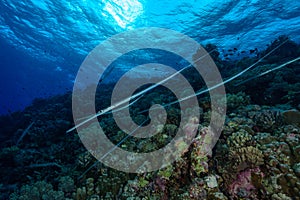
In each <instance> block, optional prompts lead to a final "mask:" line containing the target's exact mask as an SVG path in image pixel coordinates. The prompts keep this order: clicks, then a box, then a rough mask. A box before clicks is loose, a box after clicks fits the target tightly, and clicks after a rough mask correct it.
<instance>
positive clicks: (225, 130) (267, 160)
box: [0, 0, 300, 200]
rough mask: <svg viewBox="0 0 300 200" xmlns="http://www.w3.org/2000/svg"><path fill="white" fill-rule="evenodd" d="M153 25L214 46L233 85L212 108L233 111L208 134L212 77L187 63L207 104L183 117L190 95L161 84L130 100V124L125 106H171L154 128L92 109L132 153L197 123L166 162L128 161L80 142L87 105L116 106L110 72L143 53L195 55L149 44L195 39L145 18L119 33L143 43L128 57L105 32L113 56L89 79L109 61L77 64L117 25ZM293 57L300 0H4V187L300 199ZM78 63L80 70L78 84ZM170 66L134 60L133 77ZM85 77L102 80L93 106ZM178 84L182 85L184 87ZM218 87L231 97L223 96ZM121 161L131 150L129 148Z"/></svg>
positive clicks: (168, 60) (153, 58)
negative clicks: (137, 132)
mask: <svg viewBox="0 0 300 200" xmlns="http://www.w3.org/2000/svg"><path fill="white" fill-rule="evenodd" d="M151 27H157V28H164V29H165V30H167V29H169V30H172V31H176V32H177V33H181V34H184V35H185V36H188V37H190V38H191V39H193V40H195V41H196V42H198V43H199V44H201V45H202V46H203V47H204V48H205V49H206V51H207V52H209V53H210V56H211V59H212V60H213V61H214V63H215V64H216V67H217V68H218V70H219V71H220V74H221V76H222V78H223V80H224V81H225V83H224V84H222V83H221V84H220V85H221V86H222V87H223V86H224V88H223V89H224V91H225V92H226V96H227V103H226V107H227V108H226V109H225V108H223V107H222V106H217V108H216V109H217V114H220V115H222V114H225V113H226V116H224V120H225V121H224V126H222V128H220V130H219V129H218V130H217V128H216V130H213V132H218V131H219V132H220V134H219V135H218V136H216V139H218V140H213V139H211V138H209V139H208V137H212V136H210V134H209V131H207V129H206V127H208V126H209V122H210V121H209V119H210V116H211V113H212V111H211V109H214V108H215V107H214V106H213V103H212V102H210V98H209V95H208V90H209V91H210V85H209V84H208V85H205V83H204V81H205V80H203V78H201V77H200V76H199V74H197V71H196V70H195V69H193V68H189V69H187V70H183V71H182V73H181V74H182V75H183V77H184V78H185V79H186V80H188V82H189V83H190V84H191V85H192V88H193V89H194V91H195V92H196V93H197V92H198V94H200V95H198V96H197V98H196V100H198V103H199V107H200V116H199V117H195V118H187V119H186V121H185V124H183V126H182V127H180V126H181V125H180V120H181V118H180V116H183V115H184V114H183V113H190V112H192V111H191V110H193V109H194V108H187V109H185V110H180V109H182V107H180V106H181V105H179V102H178V98H177V96H176V95H175V94H174V92H173V91H170V90H168V88H167V87H165V86H158V87H155V88H153V90H149V91H147V92H145V93H143V94H142V95H138V96H137V98H133V99H131V100H130V101H129V102H131V103H130V106H129V107H130V109H129V110H130V112H129V113H130V114H128V115H130V116H126V117H125V116H122V117H123V118H122V120H121V121H122V123H124V124H126V123H127V121H128V120H129V118H131V119H132V120H133V122H135V123H136V124H137V125H138V127H139V128H141V127H143V126H146V125H148V124H151V122H153V121H155V120H154V119H152V120H151V117H150V118H149V111H148V109H149V108H150V106H152V105H154V104H160V105H163V106H164V107H165V109H166V113H167V114H168V117H167V119H166V121H165V122H166V123H165V124H164V126H162V127H163V128H162V129H161V130H160V131H158V132H159V133H158V134H157V135H155V136H153V137H151V138H147V139H145V138H142V139H141V138H138V137H134V135H133V132H134V131H133V132H131V133H128V132H126V131H124V129H122V128H120V126H119V124H118V123H116V122H115V121H114V119H113V115H112V114H111V112H110V111H111V110H108V111H107V112H105V113H104V114H103V115H100V116H98V121H99V123H97V124H100V125H101V127H102V128H103V130H104V131H105V134H106V136H107V138H108V139H110V141H112V143H113V144H115V145H116V146H118V147H120V148H121V149H123V150H126V151H128V152H135V153H141V152H142V153H148V152H152V151H154V150H157V149H160V148H162V147H163V146H165V145H166V144H168V143H170V141H171V139H172V138H174V137H175V135H176V134H175V133H176V131H177V130H183V132H184V133H185V134H187V135H188V134H190V132H192V131H191V130H195V131H196V132H195V133H196V134H195V135H194V136H195V138H194V139H193V140H192V141H191V143H192V144H191V145H190V146H189V148H188V149H187V150H186V151H184V152H183V154H182V157H181V158H180V159H179V160H177V161H176V162H173V164H172V165H168V167H166V166H164V167H166V168H162V169H157V170H154V171H152V172H147V173H146V172H145V173H138V174H136V173H127V172H128V171H126V170H124V172H122V171H120V170H118V168H114V167H112V166H110V165H109V164H107V163H105V162H104V164H102V163H101V160H100V162H99V161H97V160H96V159H95V158H94V157H93V156H92V154H91V153H93V152H91V151H90V152H91V153H89V152H88V151H87V150H86V149H85V148H84V146H83V143H84V142H83V143H82V141H81V140H83V139H84V136H83V135H84V134H82V135H80V134H77V132H76V130H75V131H74V129H72V128H73V127H74V126H75V125H76V124H77V125H78V123H79V122H81V121H83V120H85V119H88V118H89V117H91V116H93V115H91V114H92V113H91V112H90V110H89V109H95V110H96V111H97V112H98V111H100V112H101V110H103V109H106V108H109V107H110V106H111V101H110V100H111V95H112V91H113V88H114V87H115V84H116V82H117V81H118V80H119V79H120V78H121V77H122V75H124V74H125V73H127V72H128V71H130V70H131V69H133V68H134V67H135V66H137V65H142V64H147V63H160V64H163V65H167V66H171V67H172V68H173V69H174V70H177V71H178V70H180V69H183V68H184V67H186V66H188V65H189V62H188V61H189V60H188V59H186V58H181V57H179V56H178V55H174V54H172V53H170V52H166V51H161V50H159V49H158V50H157V49H151V48H150V46H151V44H162V43H163V41H167V43H168V45H170V46H171V47H172V48H171V49H172V50H174V51H176V52H180V51H181V50H182V49H184V50H186V49H189V48H187V47H186V46H184V48H183V47H182V46H181V45H182V44H181V43H176V39H174V35H172V34H166V35H163V38H164V40H162V39H161V37H162V36H158V35H156V36H153V38H152V37H150V39H149V37H144V36H145V34H143V33H146V31H145V32H142V31H140V32H139V33H138V34H135V35H134V36H131V38H132V40H124V41H123V40H122V38H121V39H120V41H121V40H122V43H120V44H122V45H123V47H124V48H125V47H130V45H133V44H143V45H145V46H149V48H145V49H140V50H133V51H130V52H127V53H126V54H124V55H122V56H121V55H119V54H118V53H119V52H118V51H117V50H116V48H115V46H117V45H107V46H105V52H104V51H100V52H98V53H99V55H100V57H101V59H103V62H104V60H106V59H107V58H108V57H110V56H115V55H118V60H117V61H114V62H113V63H112V64H111V65H110V66H108V68H107V69H106V71H105V72H104V74H103V76H102V77H101V79H100V78H99V79H100V81H99V82H98V83H96V84H98V86H96V87H95V88H94V89H92V88H93V86H90V85H89V84H90V82H89V81H91V79H90V77H89V76H88V75H92V74H96V77H97V73H99V71H97V70H98V69H97V70H96V69H95V66H101V64H103V63H101V62H102V60H101V62H100V64H99V63H97V64H95V65H92V64H87V65H88V68H89V69H92V70H91V72H88V73H86V74H85V72H84V70H85V69H83V68H80V67H81V65H82V63H83V61H84V60H85V59H86V58H87V56H88V55H91V52H92V50H93V49H94V48H95V47H97V46H98V45H99V44H103V42H104V41H107V40H108V39H110V38H111V37H113V36H115V35H116V34H123V33H126V31H135V30H141V29H140V28H145V29H147V28H151ZM131 41H136V42H133V43H132V42H131ZM173 41H174V42H173ZM120 49H122V48H121V47H120ZM191 49H192V47H191ZM106 50H107V52H109V53H107V52H106ZM182 51H183V50H182ZM191 51H192V50H191ZM195 53H196V52H195ZM195 55H196V54H195ZM195 55H194V54H192V55H190V57H191V59H192V61H193V62H194V63H193V64H194V65H201V64H197V62H196V59H197V57H195ZM299 56H300V1H292V0H269V1H266V0H222V1H221V0H203V1H201V0H181V1H180V0H174V1H170V0H160V1H158V0H157V1H154V0H73V1H69V0H52V1H50V0H2V1H1V2H0V139H1V141H0V147H1V149H0V162H1V163H0V199H24V200H25V199H26V200H27V199H32V200H33V199H77V200H82V199H142V198H145V199H300V61H299V60H300V59H299ZM198 58H199V57H198ZM248 67H249V69H247V68H248ZM100 68H101V67H100ZM100 68H99V70H100ZM93 69H95V72H94V71H93ZM101 69H102V68H101ZM205 69H207V68H205ZM243 70H245V71H243ZM78 72H82V73H83V74H84V75H86V77H85V78H86V82H84V83H83V82H80V84H78V85H79V86H78V85H76V76H77V75H78ZM207 73H209V70H208V72H207ZM239 73H240V74H239ZM237 74H239V75H237ZM145 75H146V76H145ZM170 75H171V74H169V71H168V70H167V71H166V70H164V68H160V67H153V68H151V67H149V68H143V69H138V70H137V71H135V73H133V75H132V74H131V77H130V78H131V79H130V80H132V81H131V82H129V83H127V84H128V87H129V86H131V85H133V84H134V83H137V82H138V81H139V80H141V79H145V77H146V79H149V80H150V79H151V78H153V77H163V76H170ZM235 75H237V76H236V77H235ZM207 76H208V75H207ZM99 79H98V80H99ZM204 79H205V78H204ZM231 79H232V80H231ZM77 80H78V79H77ZM84 80H85V79H84ZM175 80H176V79H175ZM93 84H94V83H93ZM153 84H155V83H149V84H148V85H147V84H145V85H141V86H140V87H137V90H136V91H134V92H135V94H139V92H140V91H143V90H144V89H145V88H147V87H151V85H152V86H153ZM216 84H217V83H216ZM74 85H75V88H76V87H77V86H78V87H79V88H80V89H82V94H81V95H82V96H80V98H79V100H78V102H79V103H80V107H78V106H77V104H76V103H74V102H75V100H74V98H73V99H72V91H73V87H74ZM178 87H180V86H178V85H177V88H178ZM207 87H208V88H207ZM126 88H127V86H126V85H125V89H123V91H126V90H127V89H126ZM89 89H91V90H92V91H94V92H96V91H97V92H96V95H95V96H92V97H91V99H92V100H96V104H95V106H94V107H93V106H90V105H89V104H90V102H89V101H88V100H89V97H90V96H89V94H90V93H89V92H88V91H89ZM214 89H215V88H214ZM217 89H218V88H217ZM205 90H207V91H205ZM212 90H213V89H212ZM202 91H204V92H202ZM85 92H86V93H85ZM181 92H182V93H184V94H187V91H186V90H185V88H183V89H182V91H181ZM210 94H211V93H210ZM224 98H225V97H224ZM218 100H219V101H220V102H221V101H223V102H225V99H222V97H221V96H220V97H219V98H218ZM179 101H180V100H179ZM78 102H77V103H78ZM72 103H73V110H72ZM81 106H82V107H81ZM82 108H84V109H87V110H88V111H87V113H89V114H86V113H85V112H83V111H82V112H81V111H80V109H82ZM123 108H124V107H123ZM74 110H75V111H74ZM78 110H79V111H80V112H78ZM76 112H77V113H79V114H78V115H77V117H75V116H73V115H76V114H74V113H76ZM197 113H198V110H197ZM198 114H199V113H198ZM78 116H79V118H80V119H78ZM157 116H158V118H160V117H161V115H159V114H158V115H157ZM73 117H75V118H76V119H73ZM94 119H97V118H96V117H94ZM76 120H78V121H76ZM160 120H161V119H158V121H160ZM183 121H184V120H183ZM89 125H91V127H92V125H93V124H92V123H90V122H88V123H84V125H83V127H82V131H83V132H84V133H91V132H93V130H94V129H92V128H90V127H88V126H89ZM132 127H133V126H131V127H130V128H132ZM153 127H154V125H153V126H152V128H153ZM156 127H159V126H155V128H154V129H156ZM127 128H128V129H129V130H132V129H130V128H129V127H127ZM157 129H158V128H157ZM221 129H222V130H221ZM68 130H69V131H68ZM77 131H78V132H79V129H77ZM66 132H67V133H66ZM129 132H130V131H129ZM144 132H147V131H144ZM78 135H79V136H80V139H81V140H80V139H79V137H78ZM205 138H206V139H205ZM207 141H209V142H211V143H213V146H212V147H211V148H210V150H209V151H208V152H209V153H206V151H205V150H203V148H201V145H202V144H204V143H205V142H207ZM212 141H215V142H212ZM180 142H182V143H185V142H186V141H185V140H184V139H183V140H182V141H180ZM180 142H177V143H176V145H177V146H176V148H177V147H178V148H179V147H180V144H182V143H180ZM84 145H85V144H84ZM98 145H99V144H98ZM100 146H101V145H100ZM104 146H105V145H104ZM85 147H86V146H85ZM101 148H102V147H101ZM103 148H105V147H103ZM179 149H180V148H179ZM89 150H90V149H89ZM114 150H115V149H109V151H108V154H112V153H113V151H114ZM95 151H96V150H95ZM97 151H102V149H101V150H99V149H97ZM174 152H176V151H175V150H174ZM203 152H205V153H206V154H205V153H203ZM95 154H96V153H95ZM164 155H165V154H164ZM105 156H107V155H105ZM102 159H103V160H104V157H102ZM115 160H119V163H122V162H123V160H122V158H121V157H116V158H115ZM107 162H110V163H112V162H113V161H111V160H110V161H107ZM127 162H128V163H129V158H128V159H127V161H126V163H127ZM133 162H138V161H137V160H134V161H133ZM154 162H155V160H154V161H153V160H152V161H151V162H148V164H149V163H152V164H153V163H154ZM128 163H127V164H128ZM128 165H129V166H130V164H128ZM141 165H142V166H146V167H147V164H145V163H142V164H141ZM126 166H127V165H126ZM148 167H149V166H148ZM125 168H126V167H125ZM129 168H130V167H129Z"/></svg>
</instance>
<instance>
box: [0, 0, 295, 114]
mask: <svg viewBox="0 0 300 200" xmlns="http://www.w3.org/2000/svg"><path fill="white" fill-rule="evenodd" d="M152 26H155V27H162V28H169V29H173V30H176V31H179V32H181V33H183V34H186V35H188V36H190V37H192V38H193V39H195V40H196V41H198V42H200V43H201V44H207V43H213V44H216V45H217V46H218V48H219V51H220V52H221V54H222V55H221V56H224V54H225V53H224V52H226V51H227V50H228V49H232V48H237V49H238V51H240V52H241V51H246V52H248V51H249V50H252V49H255V48H257V49H258V50H263V49H265V48H266V45H267V44H269V43H270V42H271V41H273V40H274V39H275V38H277V37H278V36H280V35H283V34H285V35H288V36H289V37H290V38H291V39H292V40H293V41H295V42H297V43H299V42H300V34H299V33H300V1H292V0H270V1H265V0H240V1H236V0H206V1H200V0H198V1H197V0H193V1H191V0H180V1H179V0H178V1H170V0H160V1H154V0H148V1H147V0H123V1H121V0H98V1H94V0H89V1H87V0H76V1H75V0H74V1H68V0H52V1H50V0H23V1H22V0H2V1H1V2H0V47H1V48H0V52H1V53H0V66H1V68H0V74H1V78H0V101H1V103H0V114H4V113H8V112H11V111H16V110H20V109H23V108H24V107H25V106H27V105H29V104H30V102H31V101H32V100H33V99H34V98H38V97H49V96H52V95H55V94H61V93H65V92H66V91H69V90H71V89H72V86H73V82H74V79H75V77H76V73H77V70H78V69H79V67H80V64H81V63H82V61H83V60H84V58H85V57H86V56H87V55H88V53H89V52H90V51H91V50H92V49H93V48H94V47H96V46H97V45H98V44H99V43H101V42H102V41H104V40H105V39H107V38H109V37H111V36H113V35H115V34H117V33H121V32H123V31H126V30H133V29H136V28H139V27H152ZM145 56H146V55H145ZM233 59H234V58H233Z"/></svg>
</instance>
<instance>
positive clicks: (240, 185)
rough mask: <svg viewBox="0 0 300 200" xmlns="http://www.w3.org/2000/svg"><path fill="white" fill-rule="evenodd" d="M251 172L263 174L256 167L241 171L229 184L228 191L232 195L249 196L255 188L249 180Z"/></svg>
mask: <svg viewBox="0 0 300 200" xmlns="http://www.w3.org/2000/svg"><path fill="white" fill-rule="evenodd" d="M253 173H255V174H259V175H261V176H262V177H263V176H264V175H263V173H262V172H261V171H260V169H259V168H258V167H257V168H254V169H247V170H245V171H241V172H240V173H239V174H238V175H237V178H236V180H235V181H233V183H232V184H231V185H230V186H229V193H230V194H231V195H232V196H234V197H249V196H250V195H251V192H252V191H253V190H255V189H256V188H255V186H254V185H253V182H252V180H251V177H252V174H253Z"/></svg>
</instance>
